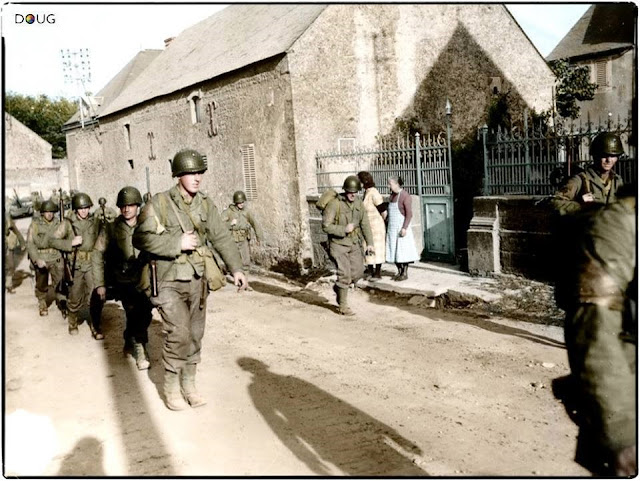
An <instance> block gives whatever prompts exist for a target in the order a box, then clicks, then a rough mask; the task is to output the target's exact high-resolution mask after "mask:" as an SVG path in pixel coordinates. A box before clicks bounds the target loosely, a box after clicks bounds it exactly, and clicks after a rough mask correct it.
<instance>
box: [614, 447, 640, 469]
mask: <svg viewBox="0 0 640 481" xmlns="http://www.w3.org/2000/svg"><path fill="white" fill-rule="evenodd" d="M636 474H638V465H637V463H636V446H629V447H628V448H625V449H623V450H622V451H619V452H618V454H617V455H616V476H635V475H636Z"/></svg>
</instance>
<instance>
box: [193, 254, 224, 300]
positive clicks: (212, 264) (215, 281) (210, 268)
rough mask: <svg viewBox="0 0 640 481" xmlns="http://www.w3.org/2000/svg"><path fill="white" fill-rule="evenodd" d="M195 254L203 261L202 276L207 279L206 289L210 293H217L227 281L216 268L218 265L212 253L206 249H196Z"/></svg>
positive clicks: (218, 268)
mask: <svg viewBox="0 0 640 481" xmlns="http://www.w3.org/2000/svg"><path fill="white" fill-rule="evenodd" d="M196 252H197V253H198V254H199V255H200V257H202V260H203V261H204V276H205V277H206V279H207V287H208V288H209V290H210V291H217V290H218V289H220V288H222V287H224V286H225V285H226V284H227V279H226V278H225V277H224V275H223V274H222V270H220V267H218V263H217V262H216V260H215V258H214V257H213V252H211V249H209V248H208V247H204V246H200V247H196Z"/></svg>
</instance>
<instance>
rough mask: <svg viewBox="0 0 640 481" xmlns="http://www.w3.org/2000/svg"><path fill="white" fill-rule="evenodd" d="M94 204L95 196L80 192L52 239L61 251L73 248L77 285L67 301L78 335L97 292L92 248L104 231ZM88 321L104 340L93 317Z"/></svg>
mask: <svg viewBox="0 0 640 481" xmlns="http://www.w3.org/2000/svg"><path fill="white" fill-rule="evenodd" d="M92 205H93V202H92V201H91V197H89V196H88V195H87V194H85V193H83V192H78V193H76V194H75V195H74V196H73V198H72V199H71V208H72V209H73V213H72V214H71V215H69V216H68V217H67V218H65V220H64V222H61V223H60V225H59V226H58V228H57V229H56V231H55V232H54V233H53V238H52V239H51V240H50V244H51V246H53V247H55V248H56V249H58V250H61V251H64V252H72V251H73V254H71V255H70V261H71V265H72V274H73V284H72V285H71V287H70V289H69V301H68V304H67V308H68V310H69V317H68V318H67V320H68V322H69V334H71V335H72V336H75V335H77V334H78V312H79V311H80V309H85V308H88V307H89V302H90V298H91V295H92V294H93V291H94V285H93V273H92V265H91V251H92V250H93V245H94V244H95V242H96V238H97V237H98V232H99V231H100V221H99V220H98V218H97V217H96V216H94V215H93V213H91V212H90V209H91V206H92ZM81 322H82V321H81ZM88 324H89V329H90V330H91V334H92V335H93V337H94V338H95V339H96V340H100V339H104V336H103V335H102V332H100V331H97V330H96V329H94V326H93V322H92V320H91V319H89V321H88Z"/></svg>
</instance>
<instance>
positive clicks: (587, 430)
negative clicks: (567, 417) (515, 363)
mask: <svg viewBox="0 0 640 481" xmlns="http://www.w3.org/2000/svg"><path fill="white" fill-rule="evenodd" d="M636 212H637V211H636V199H635V198H634V197H623V198H620V200H619V201H618V202H616V203H614V204H611V205H609V206H608V207H606V208H604V209H602V210H600V211H598V212H597V213H595V214H594V215H593V216H592V218H590V219H589V221H588V222H587V224H586V227H585V230H584V234H583V235H579V236H578V237H579V240H578V242H577V244H576V245H577V247H578V249H577V250H578V254H577V255H576V257H575V259H576V263H575V265H574V268H573V270H572V277H571V278H570V279H568V282H569V285H570V286H573V291H572V295H571V298H572V302H571V303H570V305H569V306H568V308H567V317H566V323H565V340H566V345H567V352H568V356H569V364H570V367H571V372H572V377H573V379H574V381H575V382H576V383H577V385H578V387H579V389H578V392H577V393H576V398H577V402H578V403H579V408H578V412H579V425H580V434H579V436H578V444H577V449H576V462H578V463H580V464H581V465H583V466H584V467H586V468H587V469H589V470H590V471H592V472H593V473H595V474H596V475H602V476H609V475H616V471H615V458H616V454H617V453H619V452H620V451H622V450H623V449H625V448H628V447H632V446H635V445H636V443H637V440H636V363H635V360H636V349H637V309H636V304H637V289H638V287H637V258H636V256H637V252H636V247H637V245H636V232H637V220H636V219H637V214H636Z"/></svg>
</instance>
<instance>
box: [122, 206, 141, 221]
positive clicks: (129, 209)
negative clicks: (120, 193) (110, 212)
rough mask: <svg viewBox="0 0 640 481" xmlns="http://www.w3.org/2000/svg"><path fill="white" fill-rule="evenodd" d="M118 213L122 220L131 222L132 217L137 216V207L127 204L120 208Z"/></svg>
mask: <svg viewBox="0 0 640 481" xmlns="http://www.w3.org/2000/svg"><path fill="white" fill-rule="evenodd" d="M120 213H121V214H122V217H124V220H132V219H133V218H134V217H136V216H137V215H138V205H137V204H127V205H123V206H122V207H120Z"/></svg>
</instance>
